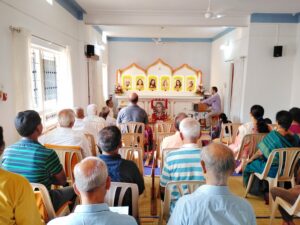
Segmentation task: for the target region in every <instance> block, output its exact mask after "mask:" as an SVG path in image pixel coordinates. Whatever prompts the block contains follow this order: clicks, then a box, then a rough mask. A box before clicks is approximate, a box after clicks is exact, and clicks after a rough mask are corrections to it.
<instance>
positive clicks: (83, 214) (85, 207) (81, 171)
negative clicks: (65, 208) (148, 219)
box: [48, 157, 137, 225]
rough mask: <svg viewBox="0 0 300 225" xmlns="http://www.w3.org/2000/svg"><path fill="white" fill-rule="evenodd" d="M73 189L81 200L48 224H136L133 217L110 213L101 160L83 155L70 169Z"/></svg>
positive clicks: (105, 179) (107, 181)
mask: <svg viewBox="0 0 300 225" xmlns="http://www.w3.org/2000/svg"><path fill="white" fill-rule="evenodd" d="M74 176H75V183H74V185H73V186H74V190H75V192H76V194H77V195H78V196H80V199H81V205H77V206H76V208H75V211H74V212H73V213H71V214H69V215H68V216H65V217H59V218H56V219H54V220H51V221H50V222H49V223H48V225H61V224H64V225H85V224H89V225H136V224H137V223H136V221H135V219H134V218H133V217H131V216H127V215H121V214H118V213H114V212H111V211H110V210H109V207H108V205H107V204H106V203H104V198H105V194H106V192H107V190H108V189H109V188H110V177H109V176H108V172H107V167H106V165H105V162H103V161H102V160H101V159H99V158H96V157H87V158H85V159H83V160H82V161H81V162H80V163H78V164H77V165H76V166H75V168H74Z"/></svg>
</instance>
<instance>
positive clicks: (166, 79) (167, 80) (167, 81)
mask: <svg viewBox="0 0 300 225" xmlns="http://www.w3.org/2000/svg"><path fill="white" fill-rule="evenodd" d="M170 86H171V77H170V76H167V75H163V76H161V77H160V90H161V91H170Z"/></svg>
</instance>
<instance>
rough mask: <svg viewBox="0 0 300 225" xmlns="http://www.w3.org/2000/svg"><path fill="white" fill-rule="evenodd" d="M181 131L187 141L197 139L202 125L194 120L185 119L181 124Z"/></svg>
mask: <svg viewBox="0 0 300 225" xmlns="http://www.w3.org/2000/svg"><path fill="white" fill-rule="evenodd" d="M179 131H180V132H181V133H182V135H183V137H184V138H186V139H197V138H199V136H200V124H199V122H198V121H197V120H195V119H193V118H185V119H183V120H182V121H181V122H180V124H179Z"/></svg>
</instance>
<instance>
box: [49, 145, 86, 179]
mask: <svg viewBox="0 0 300 225" xmlns="http://www.w3.org/2000/svg"><path fill="white" fill-rule="evenodd" d="M45 147H46V148H50V149H53V150H54V151H55V152H56V154H57V156H58V158H59V161H60V163H61V164H62V165H63V168H64V171H65V172H66V177H67V182H68V183H69V184H73V181H74V176H73V169H74V167H75V165H76V164H77V163H78V162H80V161H81V160H82V154H81V148H80V147H79V146H62V145H49V144H45Z"/></svg>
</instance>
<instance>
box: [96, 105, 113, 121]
mask: <svg viewBox="0 0 300 225" xmlns="http://www.w3.org/2000/svg"><path fill="white" fill-rule="evenodd" d="M109 112H110V111H109V108H108V107H107V106H104V107H103V108H102V110H101V112H100V113H99V116H100V117H102V118H103V119H105V122H106V125H107V126H115V125H116V119H115V118H113V117H111V116H110V115H109Z"/></svg>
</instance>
